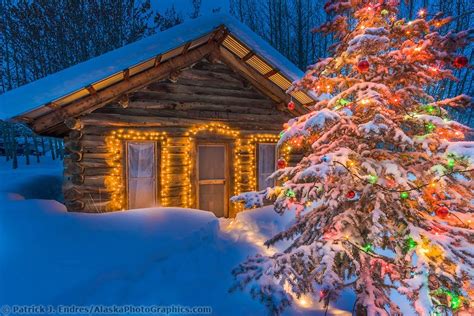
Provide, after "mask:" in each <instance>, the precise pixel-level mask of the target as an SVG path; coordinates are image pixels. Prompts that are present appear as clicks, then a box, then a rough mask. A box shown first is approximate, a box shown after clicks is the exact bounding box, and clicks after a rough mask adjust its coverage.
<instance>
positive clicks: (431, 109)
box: [425, 104, 435, 114]
mask: <svg viewBox="0 0 474 316" xmlns="http://www.w3.org/2000/svg"><path fill="white" fill-rule="evenodd" d="M434 109H435V108H434V106H432V105H431V104H428V105H427V106H425V111H426V112H428V113H430V114H431V113H433V112H434Z"/></svg>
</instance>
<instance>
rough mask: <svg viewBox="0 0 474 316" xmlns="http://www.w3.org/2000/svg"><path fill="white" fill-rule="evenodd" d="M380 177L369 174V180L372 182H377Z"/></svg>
mask: <svg viewBox="0 0 474 316" xmlns="http://www.w3.org/2000/svg"><path fill="white" fill-rule="evenodd" d="M378 179H379V177H377V176H376V175H375V174H371V175H369V178H368V181H369V183H371V184H376V183H377V181H378Z"/></svg>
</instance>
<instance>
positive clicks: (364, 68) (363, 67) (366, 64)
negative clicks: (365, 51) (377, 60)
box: [357, 59, 370, 73]
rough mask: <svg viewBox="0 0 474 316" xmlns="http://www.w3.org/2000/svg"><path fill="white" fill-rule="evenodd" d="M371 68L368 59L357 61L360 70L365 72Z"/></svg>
mask: <svg viewBox="0 0 474 316" xmlns="http://www.w3.org/2000/svg"><path fill="white" fill-rule="evenodd" d="M369 68H370V64H369V62H368V61H367V60H365V59H364V60H361V61H359V62H358V63H357V70H358V71H359V72H360V73H365V72H367V71H369Z"/></svg>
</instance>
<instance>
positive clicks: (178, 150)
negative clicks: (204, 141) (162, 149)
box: [167, 145, 189, 154]
mask: <svg viewBox="0 0 474 316" xmlns="http://www.w3.org/2000/svg"><path fill="white" fill-rule="evenodd" d="M167 150H168V152H169V153H171V154H184V153H188V151H189V149H188V147H187V146H186V145H183V146H171V147H167Z"/></svg>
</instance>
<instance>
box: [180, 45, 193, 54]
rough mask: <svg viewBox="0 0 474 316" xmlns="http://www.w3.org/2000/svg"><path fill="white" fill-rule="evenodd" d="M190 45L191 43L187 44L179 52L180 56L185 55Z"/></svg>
mask: <svg viewBox="0 0 474 316" xmlns="http://www.w3.org/2000/svg"><path fill="white" fill-rule="evenodd" d="M191 43H192V42H187V43H186V44H185V45H184V47H183V51H182V52H181V54H182V55H184V54H186V53H187V52H188V50H189V46H191Z"/></svg>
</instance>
